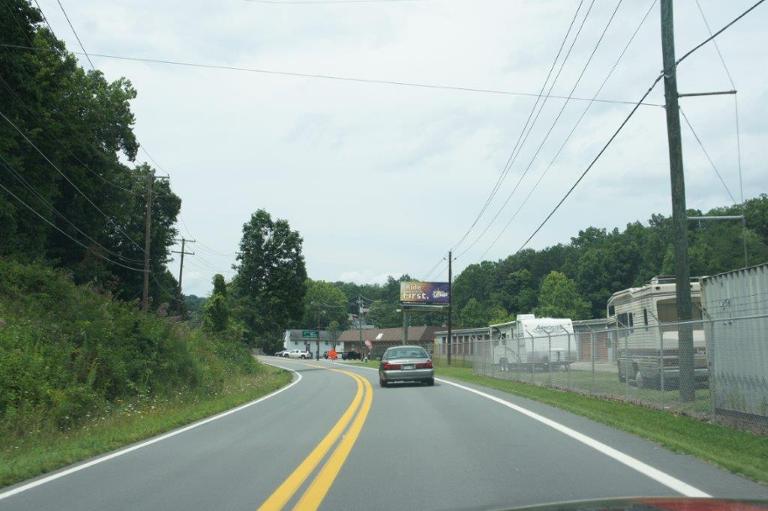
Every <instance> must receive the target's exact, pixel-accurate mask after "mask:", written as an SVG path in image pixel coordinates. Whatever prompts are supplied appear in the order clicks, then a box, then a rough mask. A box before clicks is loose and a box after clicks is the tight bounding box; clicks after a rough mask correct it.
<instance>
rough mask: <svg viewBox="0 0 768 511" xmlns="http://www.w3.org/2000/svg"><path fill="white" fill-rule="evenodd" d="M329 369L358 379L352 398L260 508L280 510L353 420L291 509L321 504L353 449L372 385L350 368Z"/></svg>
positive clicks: (309, 507)
mask: <svg viewBox="0 0 768 511" xmlns="http://www.w3.org/2000/svg"><path fill="white" fill-rule="evenodd" d="M313 367H323V366H313ZM329 370H330V371H335V372H338V373H342V374H345V375H347V376H350V377H351V378H352V379H354V380H355V382H357V392H356V393H355V397H354V399H353V400H352V403H351V404H350V405H349V407H348V408H347V409H346V411H345V412H344V414H343V415H342V416H341V418H340V419H339V420H338V422H337V423H336V424H334V426H333V427H332V428H331V430H330V431H329V432H328V434H327V435H325V437H324V438H323V439H322V440H320V443H318V444H317V445H316V446H315V448H314V449H312V452H310V453H309V455H308V456H307V457H306V458H304V461H302V462H301V463H300V464H299V466H298V467H296V469H295V470H294V471H293V472H292V473H291V475H289V476H288V478H287V479H286V480H285V481H283V483H282V484H281V485H280V486H278V487H277V489H276V490H275V491H274V492H273V493H272V495H270V496H269V498H268V499H267V500H265V501H264V503H263V504H262V505H261V506H260V507H259V511H278V510H281V509H283V507H285V505H286V504H287V503H288V501H289V500H291V498H292V497H293V496H294V494H296V492H297V491H298V490H299V488H300V487H301V485H302V484H304V482H305V481H306V480H307V478H308V477H309V476H310V475H311V474H312V472H313V471H314V470H315V468H317V466H318V465H319V464H320V462H321V461H322V460H323V458H324V457H325V455H326V454H327V453H328V451H330V449H331V447H333V445H334V444H335V443H336V441H337V440H338V439H339V437H340V436H341V435H342V433H344V430H345V429H347V426H348V425H349V423H350V422H352V425H351V426H349V429H348V430H347V434H346V435H344V438H342V439H341V441H340V442H339V443H338V445H337V446H336V449H335V450H334V451H333V452H332V453H331V455H330V457H329V458H328V460H327V461H326V462H325V464H324V465H323V467H322V468H321V469H320V472H318V474H317V475H316V476H315V478H314V480H313V481H312V482H311V483H310V484H309V487H308V488H307V489H306V491H305V492H304V494H303V495H302V496H301V498H300V499H299V500H298V502H297V503H296V505H295V506H294V508H293V509H294V510H299V511H305V510H315V509H317V508H318V507H320V504H321V503H322V502H323V499H325V496H326V495H327V494H328V490H330V489H331V485H333V482H334V481H335V480H336V476H338V475H339V472H340V471H341V467H342V466H343V465H344V462H345V461H346V460H347V456H349V453H350V452H351V451H352V447H353V446H354V445H355V442H356V441H357V437H358V436H360V431H361V430H362V429H363V424H365V419H366V418H367V417H368V412H369V411H370V409H371V404H372V403H373V387H372V386H371V384H370V382H369V381H368V380H367V379H365V378H363V377H362V376H360V375H358V374H356V373H353V372H351V371H345V370H343V369H329ZM361 403H362V406H361ZM353 417H354V420H353Z"/></svg>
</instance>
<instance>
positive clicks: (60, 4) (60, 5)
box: [56, 0, 96, 71]
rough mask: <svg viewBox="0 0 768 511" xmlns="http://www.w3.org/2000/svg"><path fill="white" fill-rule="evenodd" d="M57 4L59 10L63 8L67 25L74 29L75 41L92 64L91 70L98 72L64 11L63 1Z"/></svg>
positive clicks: (59, 0) (58, 0) (58, 1)
mask: <svg viewBox="0 0 768 511" xmlns="http://www.w3.org/2000/svg"><path fill="white" fill-rule="evenodd" d="M56 2H57V3H58V4H59V8H61V12H62V13H64V18H66V20H67V23H68V24H69V28H71V29H72V33H73V34H75V39H77V44H79V45H80V49H81V50H83V53H85V58H87V59H88V62H89V63H90V64H91V69H93V70H94V71H95V70H96V66H94V65H93V62H92V61H91V57H90V56H89V55H88V52H87V51H85V47H83V42H82V41H81V40H80V36H79V35H77V30H75V27H74V26H72V22H71V21H70V19H69V15H68V14H67V11H66V10H65V9H64V6H63V5H62V3H61V0H56Z"/></svg>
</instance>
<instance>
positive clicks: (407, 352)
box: [384, 348, 429, 360]
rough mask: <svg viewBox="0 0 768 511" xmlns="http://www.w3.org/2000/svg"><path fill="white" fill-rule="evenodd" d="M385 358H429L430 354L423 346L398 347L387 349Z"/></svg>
mask: <svg viewBox="0 0 768 511" xmlns="http://www.w3.org/2000/svg"><path fill="white" fill-rule="evenodd" d="M384 358H386V359H387V360H392V359H393V358H429V355H428V354H427V352H426V351H425V350H423V349H421V348H397V349H394V350H389V351H387V352H386V353H385V354H384Z"/></svg>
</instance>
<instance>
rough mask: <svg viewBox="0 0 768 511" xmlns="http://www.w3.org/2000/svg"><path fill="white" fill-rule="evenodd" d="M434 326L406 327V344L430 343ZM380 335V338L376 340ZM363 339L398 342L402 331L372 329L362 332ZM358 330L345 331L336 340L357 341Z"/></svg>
mask: <svg viewBox="0 0 768 511" xmlns="http://www.w3.org/2000/svg"><path fill="white" fill-rule="evenodd" d="M438 328H442V327H436V326H410V327H408V342H432V341H433V340H434V338H435V332H436V331H437V329H438ZM379 334H381V338H379V339H377V337H379ZM363 339H364V340H368V341H371V342H372V343H377V342H400V341H401V340H402V339H403V329H402V327H398V328H372V329H368V330H363ZM359 340H360V331H359V330H345V331H343V332H342V333H341V335H340V336H339V338H338V341H339V342H350V341H359Z"/></svg>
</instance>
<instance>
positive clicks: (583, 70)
mask: <svg viewBox="0 0 768 511" xmlns="http://www.w3.org/2000/svg"><path fill="white" fill-rule="evenodd" d="M593 3H594V2H593ZM621 4H622V0H619V1H618V2H617V3H616V7H615V8H614V9H613V11H612V12H611V15H610V17H609V18H608V22H607V23H606V24H605V26H604V27H603V30H602V32H601V33H600V37H599V38H598V39H597V42H596V43H595V44H594V46H593V48H592V52H591V53H590V55H589V57H588V58H587V60H586V62H585V63H584V65H583V66H582V68H581V72H580V73H579V75H578V77H577V78H576V81H575V82H574V84H573V86H572V87H571V91H570V94H569V95H572V94H573V93H574V92H575V91H576V88H577V87H578V86H579V84H580V83H581V80H582V78H583V77H584V74H585V73H586V71H587V69H588V68H589V65H590V64H591V63H592V59H593V58H594V56H595V53H597V50H598V48H599V47H600V45H601V43H602V42H603V38H604V37H605V34H606V33H607V32H608V28H610V26H611V24H612V23H613V20H614V18H615V17H616V13H617V12H618V10H619V7H621ZM591 8H592V4H590V10H591ZM588 16H589V11H587V15H586V16H585V17H584V20H583V21H582V25H581V27H579V32H577V34H576V38H574V41H573V44H572V45H571V48H573V45H574V44H575V42H576V39H577V38H578V34H579V33H580V32H581V28H583V26H584V23H585V22H586V18H587V17H588ZM569 54H570V50H569ZM563 64H565V62H563ZM561 70H562V67H561ZM568 104H569V101H567V100H566V101H565V102H564V103H563V104H562V105H561V107H560V110H559V111H558V113H557V115H556V116H555V118H554V120H553V121H552V123H551V124H550V126H549V129H548V130H547V132H546V133H545V134H544V137H543V138H542V140H541V142H540V143H539V145H538V147H537V148H536V151H535V152H534V154H533V156H532V157H531V159H530V161H529V162H528V165H527V166H526V167H525V169H524V170H523V172H522V173H521V174H520V178H519V179H518V180H517V183H515V186H514V188H513V189H512V191H511V192H510V193H509V194H508V195H507V198H506V200H505V201H504V203H503V204H502V205H501V207H500V208H499V209H498V211H497V212H496V214H495V215H494V216H493V218H492V219H491V221H490V222H489V223H488V224H487V225H486V227H485V229H483V231H482V232H481V233H480V235H479V236H478V237H477V238H476V239H475V240H474V241H473V242H472V243H471V244H470V245H469V246H468V247H466V248H465V249H464V251H463V252H461V253H460V254H459V257H463V256H464V255H465V254H466V253H467V252H469V250H471V249H472V247H474V246H475V245H476V244H477V243H478V242H479V241H480V240H481V239H482V238H483V236H485V234H486V233H487V232H488V231H489V230H490V228H491V226H492V225H493V224H494V223H495V222H496V220H497V219H498V218H499V216H500V215H501V213H502V212H503V211H504V210H505V209H506V207H507V205H508V204H509V201H510V200H511V199H512V196H513V195H514V194H515V192H516V191H517V190H518V189H519V188H520V185H521V184H522V182H523V179H525V177H526V175H528V172H529V171H530V169H531V167H532V166H533V163H534V162H535V161H536V158H537V157H538V155H539V153H540V152H541V149H542V148H543V147H544V145H545V144H546V142H547V140H549V136H550V135H551V134H552V131H553V130H554V128H555V126H557V123H558V122H559V120H560V117H561V116H562V115H563V112H565V109H566V108H567V107H568ZM591 104H592V103H588V105H591ZM494 243H495V242H494Z"/></svg>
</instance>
